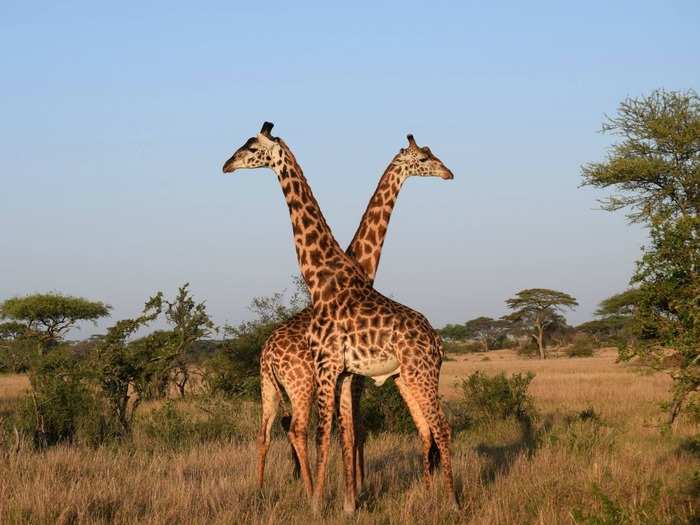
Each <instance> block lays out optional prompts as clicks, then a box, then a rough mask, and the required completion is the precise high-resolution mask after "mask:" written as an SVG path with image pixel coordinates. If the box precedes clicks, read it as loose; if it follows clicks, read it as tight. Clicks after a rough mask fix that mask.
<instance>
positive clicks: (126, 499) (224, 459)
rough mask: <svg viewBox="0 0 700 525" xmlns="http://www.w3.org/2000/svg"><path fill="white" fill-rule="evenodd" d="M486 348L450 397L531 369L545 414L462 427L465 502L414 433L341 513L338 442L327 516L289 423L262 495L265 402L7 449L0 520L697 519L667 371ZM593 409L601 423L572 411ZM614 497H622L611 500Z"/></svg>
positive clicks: (382, 444)
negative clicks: (85, 444)
mask: <svg viewBox="0 0 700 525" xmlns="http://www.w3.org/2000/svg"><path fill="white" fill-rule="evenodd" d="M483 357H484V356H483V355H482V354H472V355H468V356H466V357H463V356H456V357H455V358H454V360H453V361H448V362H447V363H445V366H444V370H443V393H444V394H445V395H446V397H451V396H454V395H455V390H454V388H453V384H454V382H455V381H456V380H457V379H458V378H460V377H465V376H466V375H468V374H469V373H471V372H473V371H475V370H477V369H480V370H484V371H486V372H487V373H497V372H500V371H506V372H513V371H528V370H531V371H533V372H535V373H536V374H537V376H536V378H535V380H534V381H533V383H532V385H531V392H532V394H533V395H534V397H535V403H536V406H537V408H538V411H539V413H540V417H539V418H538V420H537V421H536V423H535V424H534V426H533V427H528V426H527V425H523V424H520V423H517V422H515V421H505V422H502V423H499V424H494V425H490V426H488V427H487V428H477V429H473V430H468V431H464V432H461V433H459V434H458V435H456V436H455V439H454V470H455V478H456V484H457V488H458V492H459V498H460V502H461V508H460V510H459V511H451V510H449V509H448V508H447V506H446V504H445V503H446V502H445V498H444V497H443V495H442V494H440V490H441V488H442V484H441V482H440V481H439V480H436V482H435V483H434V484H433V487H432V489H431V490H426V489H425V488H424V486H423V484H422V482H421V477H420V461H419V459H420V458H419V446H418V441H417V439H416V438H414V437H413V436H405V435H392V434H384V435H381V436H377V437H373V438H371V439H370V440H369V442H368V445H367V471H368V478H367V485H366V489H365V490H364V491H363V494H362V496H361V498H360V510H359V511H358V513H357V515H356V516H355V517H353V518H351V519H348V518H345V517H344V516H343V515H342V511H341V510H340V509H341V504H342V495H341V493H340V491H341V488H340V487H341V483H340V481H341V480H340V468H339V454H338V450H337V448H336V450H334V453H333V455H332V464H331V472H332V473H333V475H332V476H331V478H330V480H329V483H328V486H327V497H326V502H327V505H326V508H325V509H324V513H323V516H322V518H313V517H312V516H311V515H310V511H309V506H308V505H307V503H306V501H305V497H304V494H303V492H302V488H301V484H300V483H299V482H297V481H293V480H292V476H291V462H290V461H289V452H288V449H287V444H286V441H285V439H284V437H283V436H282V435H281V434H278V436H277V437H276V439H275V440H274V442H273V445H272V447H271V451H270V455H269V459H268V465H269V468H268V478H267V480H268V483H267V485H266V487H265V489H264V490H263V492H262V493H260V492H258V491H257V490H256V488H255V482H254V474H255V473H254V469H255V457H256V446H255V442H254V428H255V426H256V424H257V421H256V418H257V412H256V410H255V408H254V407H248V408H245V409H243V410H242V411H241V419H242V421H241V422H240V423H239V427H240V428H243V429H244V430H243V437H242V438H241V439H240V441H238V442H225V443H222V442H218V443H211V444H204V445H202V444H199V445H193V446H190V447H186V448H185V449H181V450H175V451H172V450H171V451H168V450H158V449H156V450H153V449H151V448H148V447H144V446H142V445H140V444H139V442H138V440H137V442H136V443H135V444H133V445H129V446H127V445H119V446H112V447H103V448H99V449H96V450H93V449H88V448H82V447H68V446H63V447H56V448H53V449H50V450H48V451H46V452H34V451H32V450H31V449H29V448H28V447H24V448H23V449H22V450H21V451H20V452H19V453H18V454H14V453H10V454H5V456H4V457H3V456H0V457H2V462H3V463H2V467H0V468H2V470H1V471H0V473H1V474H2V475H1V476H0V523H3V524H4V523H120V524H121V523H123V524H126V523H156V524H166V523H167V524H171V523H221V524H224V523H227V524H228V523H270V524H272V523H303V524H311V523H349V522H352V523H360V524H374V523H401V524H408V523H410V524H413V523H435V524H437V523H468V524H482V523H483V524H525V523H538V524H557V523H577V522H584V523H585V522H587V521H586V519H585V518H586V515H589V514H594V515H595V516H597V517H599V518H600V519H601V521H598V522H595V521H588V522H589V523H610V524H612V523H632V524H636V523H640V524H641V523H646V524H651V523H691V522H693V521H692V520H693V519H694V517H695V516H696V507H695V505H696V504H697V501H698V500H697V498H698V481H697V472H698V469H699V465H698V462H697V458H696V457H695V456H694V455H693V454H692V453H691V452H684V451H682V450H681V449H680V445H681V443H682V440H683V439H684V438H687V437H688V436H690V435H691V434H692V433H693V431H694V429H693V428H691V426H690V425H689V424H688V423H683V424H681V425H680V426H679V428H678V429H677V432H676V434H675V435H673V436H671V435H666V434H662V433H661V432H660V431H659V429H658V428H657V427H655V426H654V424H655V422H656V420H657V419H658V418H659V411H658V403H659V402H660V401H661V400H663V399H664V398H665V397H666V396H667V393H668V385H669V383H668V380H667V378H665V377H663V376H660V375H640V374H638V373H636V372H634V371H633V370H632V369H630V368H629V367H626V366H623V365H619V364H616V363H615V354H614V352H612V351H608V350H606V351H601V352H599V354H598V355H597V356H596V357H593V358H579V359H552V360H548V361H545V362H540V361H537V360H523V359H521V358H518V357H517V356H516V355H515V354H513V353H511V352H507V351H498V352H492V353H490V354H489V360H488V361H484V360H483ZM22 385H26V384H25V383H23V382H22V380H21V379H19V378H18V377H17V376H0V393H1V394H2V395H15V397H16V395H17V394H18V393H19V392H20V391H21V389H22V388H24V386H22ZM588 407H593V408H594V409H595V410H596V412H597V413H598V414H600V416H601V423H595V422H584V421H574V422H571V421H569V420H567V419H566V416H570V415H572V414H575V413H576V412H578V411H580V410H583V409H585V408H588ZM567 421H568V422H567ZM311 448H313V447H311ZM694 475H695V476H696V478H693V476H694ZM596 486H597V487H600V490H601V491H602V493H603V494H604V496H601V495H600V494H598V495H597V493H596V489H595V488H594V487H596ZM605 497H607V498H610V500H611V504H609V505H608V506H607V508H608V510H607V511H606V510H605V505H604V498H605ZM577 517H578V518H580V520H579V521H577ZM606 519H607V521H605V520H606Z"/></svg>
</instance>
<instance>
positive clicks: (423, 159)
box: [418, 157, 430, 162]
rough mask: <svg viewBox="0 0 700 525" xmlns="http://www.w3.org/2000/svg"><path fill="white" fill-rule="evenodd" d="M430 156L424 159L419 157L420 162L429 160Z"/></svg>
mask: <svg viewBox="0 0 700 525" xmlns="http://www.w3.org/2000/svg"><path fill="white" fill-rule="evenodd" d="M429 160H430V157H425V158H424V159H418V161H419V162H428V161H429Z"/></svg>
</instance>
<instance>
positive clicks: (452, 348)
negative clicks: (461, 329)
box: [442, 340, 484, 354]
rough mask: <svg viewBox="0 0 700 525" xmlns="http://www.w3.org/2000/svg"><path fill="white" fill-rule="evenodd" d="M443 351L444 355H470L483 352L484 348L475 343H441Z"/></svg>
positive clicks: (451, 341) (452, 341) (450, 341)
mask: <svg viewBox="0 0 700 525" xmlns="http://www.w3.org/2000/svg"><path fill="white" fill-rule="evenodd" d="M442 347H443V350H444V351H445V353H446V354H472V353H474V352H481V351H483V349H484V347H483V346H482V345H481V344H480V343H477V342H476V341H454V340H447V341H443V344H442Z"/></svg>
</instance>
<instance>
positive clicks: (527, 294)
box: [504, 288, 578, 359]
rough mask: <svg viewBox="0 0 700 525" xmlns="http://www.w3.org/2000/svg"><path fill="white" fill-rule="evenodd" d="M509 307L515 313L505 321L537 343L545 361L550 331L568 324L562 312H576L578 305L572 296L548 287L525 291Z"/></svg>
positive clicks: (513, 299) (511, 300)
mask: <svg viewBox="0 0 700 525" xmlns="http://www.w3.org/2000/svg"><path fill="white" fill-rule="evenodd" d="M506 304H507V305H508V308H510V309H511V310H513V312H512V313H511V314H509V315H507V316H505V317H504V319H506V320H507V321H509V322H511V323H513V324H515V325H517V326H519V327H521V329H522V331H523V332H525V333H527V334H528V335H530V336H531V337H532V338H533V339H534V340H535V341H536V342H537V346H538V349H539V352H540V357H541V358H542V359H544V358H545V357H546V353H545V334H546V331H547V330H548V329H549V330H550V331H551V330H553V329H556V328H557V327H558V326H559V325H566V320H565V319H564V318H563V316H562V315H561V313H562V312H563V311H564V309H565V308H569V309H573V308H574V307H576V306H578V302H577V301H576V299H575V298H574V297H572V296H571V295H569V294H567V293H564V292H559V291H557V290H549V289H546V288H529V289H526V290H521V291H519V292H518V293H517V294H516V295H515V297H512V298H510V299H508V300H507V301H506Z"/></svg>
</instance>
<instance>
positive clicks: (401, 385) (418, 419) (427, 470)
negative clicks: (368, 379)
mask: <svg viewBox="0 0 700 525" xmlns="http://www.w3.org/2000/svg"><path fill="white" fill-rule="evenodd" d="M394 383H395V384H396V387H397V388H398V389H399V394H401V397H402V398H403V400H404V403H406V406H407V407H408V411H409V412H410V413H411V418H412V419H413V423H414V424H415V425H416V429H417V430H418V435H419V436H420V439H421V442H422V445H423V446H422V451H423V480H424V481H425V484H426V485H428V486H429V485H430V474H431V472H432V471H433V469H434V466H433V465H432V461H431V453H434V452H433V449H434V448H435V449H436V448H437V445H436V444H435V440H434V439H433V436H432V433H431V432H430V425H429V424H428V421H427V420H426V419H425V416H424V415H423V412H422V410H421V408H420V405H419V404H418V402H417V400H416V399H415V397H414V396H413V394H412V392H411V389H410V388H409V387H408V385H407V384H406V383H405V382H404V380H403V378H402V377H401V376H399V377H397V378H396V380H395V381H394Z"/></svg>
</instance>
